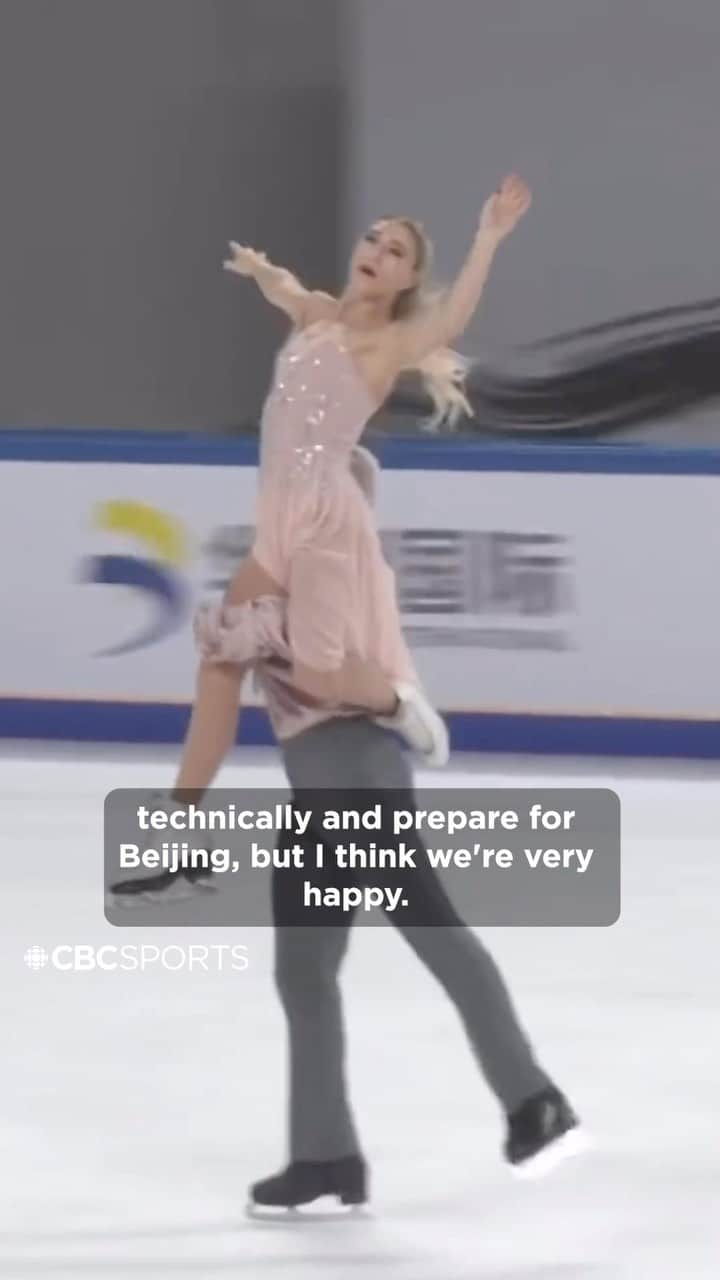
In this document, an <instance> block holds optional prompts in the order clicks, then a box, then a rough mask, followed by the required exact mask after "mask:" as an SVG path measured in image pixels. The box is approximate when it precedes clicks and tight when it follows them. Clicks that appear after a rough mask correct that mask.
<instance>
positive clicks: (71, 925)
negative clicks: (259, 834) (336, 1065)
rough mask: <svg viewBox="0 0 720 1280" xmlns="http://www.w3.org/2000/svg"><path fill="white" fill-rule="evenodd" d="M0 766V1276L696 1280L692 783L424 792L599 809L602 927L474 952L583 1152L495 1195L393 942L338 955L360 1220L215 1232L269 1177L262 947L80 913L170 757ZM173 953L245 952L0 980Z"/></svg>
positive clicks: (701, 1079) (700, 884)
mask: <svg viewBox="0 0 720 1280" xmlns="http://www.w3.org/2000/svg"><path fill="white" fill-rule="evenodd" d="M276 759H277V757H276V756H274V755H273V754H272V753H269V752H268V753H254V754H250V753H248V754H245V755H243V754H239V755H237V756H236V757H235V758H234V759H233V761H232V764H231V765H230V766H229V767H228V769H227V770H226V772H225V773H224V774H223V777H222V779H221V781H222V783H223V785H225V784H226V785H242V786H252V785H266V786H274V785H279V784H280V775H279V773H278V771H277V766H276ZM0 765H1V767H2V774H3V784H2V792H3V796H2V801H3V803H2V812H1V813H0V835H1V836H2V855H3V861H2V868H3V872H4V877H5V885H4V893H3V895H2V902H3V906H2V909H1V910H2V917H3V921H2V937H1V941H0V959H1V962H2V984H1V989H2V1010H3V1031H4V1035H3V1054H2V1068H1V1072H2V1093H1V1094H0V1106H1V1107H2V1111H3V1117H2V1139H1V1142H2V1158H1V1160H0V1272H1V1273H2V1274H3V1275H4V1276H5V1277H7V1280H14V1278H15V1277H18V1278H22V1277H25V1276H40V1277H42V1276H48V1277H52V1280H65V1278H66V1277H67V1278H68V1280H69V1278H70V1277H72V1278H73V1280H82V1278H84V1277H93V1278H94V1277H97V1280H104V1278H105V1277H114V1276H119V1277H122V1276H125V1275H127V1276H132V1277H133V1280H146V1278H147V1280H160V1278H161V1277H162V1278H163V1280H164V1278H165V1277H174V1276H178V1277H183V1276H193V1277H202V1280H216V1278H219V1277H227V1276H228V1275H234V1274H237V1275H242V1276H247V1277H255V1276H258V1277H261V1276H263V1275H265V1274H266V1273H267V1274H268V1275H271V1276H278V1277H283V1280H284V1278H285V1277H287V1280H310V1278H311V1277H312V1280H318V1277H319V1278H320V1280H322V1277H324V1276H327V1277H328V1278H332V1280H346V1278H350V1277H352V1280H358V1278H359V1277H365V1276H368V1277H373V1280H376V1278H377V1280H382V1278H383V1277H385V1276H388V1277H399V1278H400V1280H403V1278H404V1277H408V1280H455V1278H456V1277H457V1278H458V1280H460V1278H462V1280H465V1277H468V1278H469V1277H474V1278H475V1280H485V1278H487V1280H580V1278H581V1277H582V1278H585V1277H587V1280H620V1278H622V1280H671V1278H672V1280H705V1278H706V1277H707V1278H708V1280H709V1278H710V1277H711V1276H712V1277H713V1280H716V1277H717V1275H718V1273H719V1271H720V1228H719V1227H718V1225H717V1224H718V1218H719V1217H720V1215H719V1214H718V1206H720V1110H719V1108H718V1075H719V1070H718V1068H719V1065H720V1062H719V1059H720V1054H719V1053H718V1050H719V1048H720V1018H719V1017H718V1009H719V1004H720V997H719V995H718V970H719V966H718V960H717V918H718V901H719V900H720V856H719V855H718V849H717V829H718V821H717V819H718V813H719V812H720V788H719V787H718V781H719V778H718V769H717V768H716V767H715V766H714V765H708V766H703V767H699V766H698V767H695V766H692V765H683V764H679V763H678V764H675V763H673V762H668V763H666V764H663V765H657V766H649V765H648V766H645V765H642V764H621V763H618V762H614V761H601V762H595V761H577V760H564V761H543V760H540V759H535V760H513V759H503V760H498V759H489V758H487V759H483V758H480V757H478V758H470V757H467V758H462V757H461V758H459V763H458V764H457V770H456V772H455V773H454V774H453V775H452V778H450V776H448V775H446V777H445V779H444V781H446V782H447V784H448V785H457V786H462V785H466V784H467V783H474V784H476V785H477V784H479V785H483V786H487V785H508V786H511V785H512V786H517V785H519V784H522V785H533V784H538V785H551V786H557V785H561V784H567V785H569V786H572V785H576V786H577V785H588V784H591V785H592V784H593V783H596V784H597V785H601V786H611V787H614V789H615V790H617V791H618V793H619V794H620V797H621V801H622V807H623V864H624V870H623V911H622V918H621V921H620V923H619V924H618V925H617V926H615V927H614V928H612V929H607V930H605V929H598V930H573V929H564V930H553V929H535V930H530V929H514V930H513V929H496V930H487V929H486V930H483V938H484V939H485V940H486V942H487V943H488V945H489V946H490V947H491V949H492V950H493V953H494V954H495V956H496V958H497V960H498V961H499V963H500V964H501V966H502V968H503V970H504V972H505V974H506V976H507V978H508V980H509V983H510V986H511V989H512V991H513V993H514V996H515V999H516V1002H517V1004H518V1006H519V1009H520V1011H521V1014H522V1016H523V1019H524V1021H525V1023H526V1024H527V1026H528V1027H529V1029H530V1033H531V1036H532V1038H533V1040H534V1042H535V1044H536V1046H537V1048H538V1050H539V1053H540V1056H541V1059H542V1061H543V1062H544V1064H545V1065H546V1066H547V1067H548V1068H549V1070H550V1071H551V1072H552V1073H553V1074H554V1075H555V1077H556V1078H557V1079H558V1081H559V1083H560V1084H561V1085H562V1086H563V1087H564V1088H566V1089H567V1091H568V1092H569V1094H570V1096H571V1098H572V1100H573V1101H574V1103H575V1104H576V1105H577V1107H578V1108H579V1109H580V1111H581V1113H582V1116H583V1118H584V1120H585V1122H586V1125H587V1127H588V1129H589V1130H590V1131H591V1133H592V1135H593V1136H594V1138H595V1140H596V1144H597V1146H596V1149H595V1151H594V1153H593V1154H591V1155H589V1156H585V1157H583V1158H582V1159H580V1160H578V1161H577V1162H573V1163H570V1164H568V1165H566V1166H564V1167H563V1168H561V1169H560V1170H559V1171H558V1172H557V1173H556V1174H554V1175H553V1177H552V1178H550V1179H549V1180H547V1181H543V1182H540V1183H529V1184H525V1183H518V1182H516V1181H515V1180H514V1179H513V1178H512V1177H511V1176H510V1174H509V1173H508V1171H507V1169H506V1167H505V1166H504V1165H503V1163H502V1161H501V1159H500V1158H499V1146H500V1142H501V1139H502V1125H501V1121H500V1116H499V1114H498V1112H497V1108H496V1105H495V1102H494V1100H493V1098H492V1097H491V1096H490V1095H489V1093H488V1092H487V1090H486V1088H485V1086H484V1085H483V1083H482V1081H481V1079H480V1078H479V1077H478V1074H477V1071H476V1069H475V1066H474V1063H473V1060H472V1058H471V1056H470V1053H469V1051H468V1049H467V1046H466V1044H465V1040H464V1037H463V1033H462V1030H461V1028H460V1025H459V1023H458V1021H457V1018H456V1015H455V1013H454V1011H453V1009H452V1008H451V1007H450V1006H449V1005H448V1003H447V1002H446V1000H445V999H444V997H443V995H442V993H441V992H440V991H439V989H438V988H436V986H435V985H434V983H433V981H432V979H431V978H430V977H429V976H428V975H427V974H426V973H425V971H424V970H423V969H422V968H421V967H420V966H419V965H418V964H417V962H416V961H415V959H414V957H413V955H412V954H411V953H410V951H409V950H408V949H406V948H405V946H404V944H403V942H402V940H401V939H400V938H399V937H398V936H397V935H396V934H395V933H394V931H391V930H385V929H359V930H357V931H356V933H355V936H354V939H353V943H352V947H351V951H350V956H349V958H348V961H347V965H346V968H345V971H344V989H345V991H346V995H347V1020H348V1033H349V1038H350V1047H351V1054H350V1079H351V1084H352V1089H353V1097H354V1101H355V1106H356V1111H357V1115H358V1120H359V1123H360V1126H361V1131H362V1133H363V1137H364V1142H365V1146H366V1149H367V1153H368V1156H369V1158H370V1160H371V1162H372V1170H373V1217H372V1218H370V1219H369V1220H366V1221H358V1222H342V1223H329V1224H323V1225H317V1224H312V1223H310V1224H302V1225H298V1226H294V1225H285V1226H278V1227H272V1226H267V1225H264V1224H263V1225H260V1224H256V1223H249V1222H247V1221H246V1220H245V1218H244V1202H245V1188H246V1186H247V1184H248V1183H249V1182H250V1181H251V1180H253V1179H255V1178H256V1177H259V1176H262V1175H264V1174H266V1173H270V1172H273V1171H274V1170H275V1169H276V1168H278V1167H280V1166H281V1165H282V1163H283V1162H284V1159H285V1135H284V1121H285V1045H284V1028H283V1022H282V1017H281V1013H280V1010H279V1006H278V1004H277V1001H276V998H275V995H274V991H273V986H272V950H271V936H270V934H269V933H268V932H267V931H265V930H257V929H256V930H253V929H244V930H228V929H217V930H210V931H204V933H203V937H202V939H200V938H199V937H198V932H197V931H196V930H190V929H175V928H165V929H157V928H154V929H147V930H145V929H142V930H137V929H127V930H122V931H120V930H117V929H113V928H112V927H111V926H110V925H109V924H107V922H106V921H105V920H104V917H103V912H102V801H103V798H104V796H105V794H106V793H107V791H109V790H111V789H112V788H115V787H119V786H143V787H144V786H163V785H166V784H167V783H168V782H169V781H170V779H171V777H172V768H173V758H172V757H171V756H167V755H165V754H163V753H156V754H155V755H154V756H150V755H143V754H142V753H140V752H139V751H138V750H128V751H119V750H118V751H114V752H112V753H111V752H104V753H102V752H98V751H96V750H92V751H91V750H80V749H65V750H62V749H60V748H51V747H46V748H40V747H36V748H33V747H27V748H25V747H24V746H12V747H7V748H6V749H5V752H4V755H3V757H2V760H1V761H0ZM432 780H433V783H434V784H435V785H437V781H438V775H437V774H434V775H433V779H432ZM168 910H169V912H171V911H172V908H169V909H168ZM169 918H170V916H169ZM198 941H205V942H210V943H213V944H220V943H226V944H230V943H238V942H242V943H244V944H246V946H247V948H248V954H249V959H250V964H249V968H248V970H247V971H246V972H234V971H231V970H229V969H228V968H227V967H225V968H224V969H223V970H221V971H217V972H202V971H200V972H194V973H192V974H189V973H187V972H183V971H181V972H170V971H167V970H163V969H161V968H157V967H156V968H154V969H152V970H150V971H147V972H145V973H143V974H141V973H138V972H122V971H112V972H104V973H103V972H98V971H93V972H68V973H61V972H58V971H56V970H54V969H52V968H50V967H46V968H43V969H42V970H40V971H37V972H35V971H31V970H30V969H29V968H28V967H27V965H26V964H25V962H24V958H23V957H24V953H25V952H26V950H27V949H28V948H29V947H31V946H33V945H36V946H41V947H43V948H45V949H46V950H47V951H50V950H51V949H52V948H53V947H55V946H57V945H58V944H60V943H72V944H75V943H89V944H93V945H95V946H98V945H100V944H102V943H111V944H116V945H117V944H118V943H130V944H132V945H134V946H136V945H138V944H140V943H142V942H155V943H157V944H158V945H161V946H168V945H170V944H181V945H184V946H189V944H190V943H196V942H198Z"/></svg>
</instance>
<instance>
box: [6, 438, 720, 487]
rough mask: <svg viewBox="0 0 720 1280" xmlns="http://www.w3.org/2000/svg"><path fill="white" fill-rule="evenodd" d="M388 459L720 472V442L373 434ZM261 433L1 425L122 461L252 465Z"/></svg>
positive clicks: (29, 453) (91, 457)
mask: <svg viewBox="0 0 720 1280" xmlns="http://www.w3.org/2000/svg"><path fill="white" fill-rule="evenodd" d="M365 443H366V444H367V445H368V447H369V448H370V449H371V450H372V451H373V452H374V453H375V454H376V455H377V457H378V459H379V461H380V463H381V464H382V466H383V467H387V468H388V469H389V470H403V471H525V472H548V473H575V474H577V473H587V474H590V475H592V474H597V475H599V474H604V475H668V476H673V475H720V449H707V448H697V449H695V448H677V447H675V446H668V447H664V446H660V445H656V444H637V443H632V444H567V443H565V442H563V443H562V444H559V443H556V442H554V441H549V442H547V443H543V444H533V443H525V442H522V441H518V442H508V443H502V444H498V443H488V442H486V441H483V440H468V439H453V438H452V437H448V436H445V437H444V438H438V437H428V436H425V437H422V438H420V439H418V438H417V437H415V438H412V437H410V438H408V437H405V436H402V437H398V436H385V435H380V434H378V435H377V436H373V435H370V436H368V438H367V439H366V441H365ZM257 460H258V442H257V437H254V436H229V435H223V436H220V435H212V434H209V433H202V432H197V433H191V432H187V433H182V434H179V433H175V432H169V431H168V432H165V431H134V430H126V431H122V430H119V431H113V430H102V429H99V430H97V431H95V430H91V429H88V430H66V429H61V428H57V429H48V430H35V429H31V428H23V429H21V430H11V429H0V462H2V461H16V462H72V463H78V462H88V463H91V462H116V463H119V462H122V463H136V464H143V463H146V464H147V463H154V464H158V463H160V464H165V465H173V466H207V467H217V466H222V467H229V466H242V467H253V466H256V465H257Z"/></svg>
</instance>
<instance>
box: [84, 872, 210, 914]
mask: <svg viewBox="0 0 720 1280" xmlns="http://www.w3.org/2000/svg"><path fill="white" fill-rule="evenodd" d="M212 876H213V869H212V867H194V868H191V867H188V868H187V869H185V870H182V871H159V872H158V873H157V875H152V876H135V878H134V879H132V880H118V881H116V882H115V884H111V885H110V888H109V890H108V894H109V897H110V899H111V901H112V904H113V906H118V907H123V906H125V907H134V906H138V905H141V904H144V905H146V906H150V905H157V904H160V903H172V902H183V901H185V900H186V899H187V898H192V897H194V896H195V895H196V893H197V891H198V890H207V889H214V888H215V885H214V884H213V883H212Z"/></svg>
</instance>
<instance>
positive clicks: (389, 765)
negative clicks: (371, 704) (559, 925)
mask: <svg viewBox="0 0 720 1280" xmlns="http://www.w3.org/2000/svg"><path fill="white" fill-rule="evenodd" d="M281 745H282V751H283V757H284V762H285V768H286V772H287V775H288V780H289V782H290V785H291V787H292V788H293V789H295V790H301V789H312V788H317V787H320V786H322V787H328V788H338V789H339V790H340V789H341V790H343V791H352V790H353V788H375V789H379V788H389V789H397V790H402V791H405V792H409V793H412V778H411V774H410V770H409V767H408V765H407V762H406V757H405V754H404V752H403V750H402V749H401V747H400V745H399V744H398V742H397V741H396V739H395V738H394V737H393V736H392V735H391V734H389V733H387V732H386V731H385V730H383V729H381V728H380V727H379V726H378V725H376V724H374V723H373V722H372V721H370V720H366V719H353V720H344V719H336V720H331V721H328V722H326V723H324V724H321V725H317V726H315V727H314V728H312V729H308V730H306V731H305V732H304V733H301V734H298V735H297V736H296V737H294V738H291V739H289V740H288V741H287V742H285V743H284V744H281ZM415 843H416V844H417V841H415ZM286 874H287V873H285V872H279V873H276V880H275V881H274V884H273V898H274V903H275V920H276V927H275V981H276V984H277V988H278V992H279V995H280V999H281V1001H282V1004H283V1007H284V1010H285V1015H286V1018H287V1026H288V1038H289V1073H290V1080H289V1112H290V1114H289V1127H290V1143H289V1145H290V1158H291V1159H292V1160H332V1159H337V1158H340V1157H342V1156H345V1155H351V1154H354V1153H359V1152H360V1151H361V1145H360V1142H359V1139H358V1134H357V1130H356V1127H355V1123H354V1120H353V1115H352V1111H351V1108H350V1103H349V1100H348V1091H347V1084H346V1076H345V1032H344V1024H343V1010H342V998H341V994H340V989H339V985H338V973H339V970H340V966H341V964H342V961H343V957H344V956H345V953H346V951H347V947H348V941H349V935H350V928H351V922H349V921H347V920H343V921H342V922H341V923H339V924H338V925H335V924H331V925H318V926H302V925H296V926H292V927H289V926H288V927H285V926H283V925H282V924H280V923H278V920H279V919H282V913H281V911H279V910H278V906H279V905H281V900H282V893H283V884H284V883H285V882H284V881H283V880H282V877H283V876H284V875H286ZM420 891H421V893H422V896H423V902H422V918H423V920H433V921H437V922H438V923H437V924H433V925H432V926H429V927H422V926H414V925H408V923H407V921H405V922H404V923H403V922H401V918H400V917H398V923H397V927H398V928H399V929H400V931H401V933H402V934H403V936H404V938H405V940H406V942H408V943H409V945H410V946H411V947H412V949H413V950H414V952H415V954H416V955H417V956H418V958H419V959H420V960H421V961H422V962H423V964H424V965H425V966H426V967H427V969H429V971H430V973H432V974H433V976H434V977H435V978H436V979H437V981H438V982H439V983H441V985H442V986H443V988H444V989H445V991H446V993H447V994H448V996H449V997H450V999H451V1000H452V1002H453V1004H454V1006H455V1008H456V1010H457V1012H458V1014H459V1017H460V1019H461V1021H462V1023H463V1025H464V1028H465V1032H466V1034H467V1037H468V1039H469V1042H470V1046H471V1048H472V1050H473V1052H474V1054H475V1057H476V1060H477V1062H478V1064H479V1067H480V1069H481V1071H482V1073H483V1076H484V1078H485V1081H486V1082H487V1084H488V1086H489V1087H490V1089H491V1090H492V1092H493V1093H494V1094H495V1096H496V1098H497V1099H498V1102H499V1104H500V1106H501V1107H502V1108H503V1110H504V1111H506V1112H510V1111H512V1110H513V1109H514V1108H515V1107H517V1106H518V1105H519V1104H520V1103H521V1102H523V1101H524V1100H525V1099H526V1098H528V1097H530V1096H531V1095H532V1094H534V1093H537V1092H538V1091H539V1090H541V1089H543V1088H545V1087H546V1086H547V1085H548V1084H549V1083H550V1080H549V1078H548V1076H547V1075H546V1074H545V1073H544V1072H543V1071H542V1070H541V1069H540V1067H539V1066H538V1064H537V1062H536V1061H535V1058H534V1055H533V1051H532V1049H531V1046H530V1044H529V1042H528V1039H527V1037H526V1035H525V1033H524V1032H523V1029H522V1028H521V1026H520V1024H519V1022H518V1018H517V1016H516V1013H515V1011H514V1009H513V1006H512V1003H511V1000H510V997H509V994H508V991H507V989H506V987H505V983H504V982H503V979H502V977H501V975H500V973H499V971H498V968H497V966H496V964H495V962H494V961H493V959H492V957H491V956H490V955H489V954H488V952H487V951H486V950H485V948H484V947H483V945H482V943H481V942H480V941H479V939H478V938H477V936H476V935H475V933H474V932H473V931H472V930H470V929H469V928H467V927H466V926H465V925H464V924H463V922H462V920H461V919H460V918H459V917H458V916H457V914H456V912H455V909H454V907H453V906H452V904H451V903H450V901H449V899H448V897H447V895H446V893H445V891H444V889H443V887H442V886H441V884H440V882H439V880H438V878H437V876H435V874H434V873H433V872H429V873H428V875H427V876H426V877H424V879H423V883H422V885H421V887H420ZM413 893H415V889H414V888H413Z"/></svg>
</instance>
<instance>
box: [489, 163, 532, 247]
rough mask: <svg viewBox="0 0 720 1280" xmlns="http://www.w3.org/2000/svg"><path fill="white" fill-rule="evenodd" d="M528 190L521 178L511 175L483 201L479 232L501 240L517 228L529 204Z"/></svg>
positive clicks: (529, 195)
mask: <svg viewBox="0 0 720 1280" xmlns="http://www.w3.org/2000/svg"><path fill="white" fill-rule="evenodd" d="M531 199H532V197H531V194H530V188H529V187H528V186H527V184H526V183H525V182H523V180H522V178H518V177H517V175H516V174H511V175H510V177H508V178H503V181H502V182H501V184H500V187H499V189H498V190H497V191H494V192H493V194H492V195H491V196H490V198H489V200H486V201H485V204H484V205H483V208H482V212H481V214H480V224H479V225H480V230H481V231H484V232H487V233H488V234H490V235H493V236H495V237H496V238H497V239H498V240H502V239H503V238H504V237H505V236H507V235H509V234H510V232H511V231H512V230H514V228H515V227H516V226H517V224H518V222H519V221H520V219H521V218H522V216H523V214H525V213H527V211H528V209H529V208H530V202H531Z"/></svg>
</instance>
